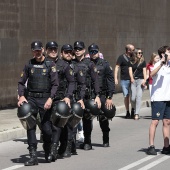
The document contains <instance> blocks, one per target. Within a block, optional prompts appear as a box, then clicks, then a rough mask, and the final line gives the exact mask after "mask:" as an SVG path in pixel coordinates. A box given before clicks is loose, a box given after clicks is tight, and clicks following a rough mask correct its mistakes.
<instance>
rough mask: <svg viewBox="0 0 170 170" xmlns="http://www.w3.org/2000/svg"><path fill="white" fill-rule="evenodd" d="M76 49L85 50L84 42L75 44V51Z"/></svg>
mask: <svg viewBox="0 0 170 170" xmlns="http://www.w3.org/2000/svg"><path fill="white" fill-rule="evenodd" d="M76 48H81V49H84V48H85V45H84V42H82V41H76V42H75V43H74V49H76Z"/></svg>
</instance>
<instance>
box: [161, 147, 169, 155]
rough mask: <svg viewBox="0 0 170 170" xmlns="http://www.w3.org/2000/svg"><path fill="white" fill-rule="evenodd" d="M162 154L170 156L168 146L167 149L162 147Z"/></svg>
mask: <svg viewBox="0 0 170 170" xmlns="http://www.w3.org/2000/svg"><path fill="white" fill-rule="evenodd" d="M161 153H162V154H170V146H169V147H163V149H162V152H161Z"/></svg>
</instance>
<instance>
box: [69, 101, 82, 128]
mask: <svg viewBox="0 0 170 170" xmlns="http://www.w3.org/2000/svg"><path fill="white" fill-rule="evenodd" d="M71 112H72V116H71V117H70V118H69V120H68V124H69V125H70V126H71V127H72V128H74V127H76V126H77V125H78V123H79V122H80V120H81V118H82V117H83V113H84V110H83V109H82V107H81V105H80V103H73V104H72V105H71Z"/></svg>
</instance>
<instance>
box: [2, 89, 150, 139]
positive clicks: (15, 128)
mask: <svg viewBox="0 0 170 170" xmlns="http://www.w3.org/2000/svg"><path fill="white" fill-rule="evenodd" d="M113 102H114V104H115V106H116V115H118V114H120V113H123V112H125V107H124V101H123V94H122V93H117V94H114V96H113ZM148 105H150V95H149V90H145V91H144V93H143V98H142V106H141V107H148ZM37 129H38V128H37ZM25 136H26V130H25V129H24V128H23V127H22V125H21V123H20V121H19V119H18V117H17V109H16V108H15V109H6V110H0V142H4V141H8V140H13V139H16V138H21V137H25Z"/></svg>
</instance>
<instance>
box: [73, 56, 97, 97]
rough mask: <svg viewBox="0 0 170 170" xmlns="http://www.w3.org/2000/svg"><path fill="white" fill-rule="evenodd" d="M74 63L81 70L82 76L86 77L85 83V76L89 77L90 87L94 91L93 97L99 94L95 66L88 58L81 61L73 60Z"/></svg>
mask: <svg viewBox="0 0 170 170" xmlns="http://www.w3.org/2000/svg"><path fill="white" fill-rule="evenodd" d="M74 63H75V64H76V65H77V66H78V67H79V68H81V70H83V72H84V75H85V76H86V83H87V75H89V76H90V77H91V81H92V82H91V86H92V88H93V89H94V92H95V95H97V94H99V92H100V88H99V81H98V74H97V70H96V67H95V64H94V63H93V62H92V61H91V60H90V59H89V58H83V59H82V60H81V61H79V60H77V59H75V60H74Z"/></svg>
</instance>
